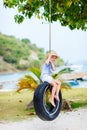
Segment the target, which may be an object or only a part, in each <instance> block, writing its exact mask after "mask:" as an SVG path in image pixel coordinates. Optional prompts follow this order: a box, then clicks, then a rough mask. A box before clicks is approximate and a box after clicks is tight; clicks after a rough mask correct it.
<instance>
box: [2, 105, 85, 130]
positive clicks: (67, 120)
mask: <svg viewBox="0 0 87 130" xmlns="http://www.w3.org/2000/svg"><path fill="white" fill-rule="evenodd" d="M0 130H87V107H86V108H82V109H78V110H76V111H72V112H65V113H64V112H61V113H60V114H59V116H58V118H57V119H55V120H54V121H50V122H48V121H42V120H40V119H39V118H38V117H35V118H33V119H28V120H24V121H20V122H10V123H0Z"/></svg>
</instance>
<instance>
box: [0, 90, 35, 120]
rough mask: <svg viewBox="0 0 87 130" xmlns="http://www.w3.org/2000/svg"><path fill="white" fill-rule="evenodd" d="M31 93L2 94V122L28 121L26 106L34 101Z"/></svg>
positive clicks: (0, 94)
mask: <svg viewBox="0 0 87 130" xmlns="http://www.w3.org/2000/svg"><path fill="white" fill-rule="evenodd" d="M32 96H33V94H32V92H31V91H28V90H27V91H26V90H24V91H21V93H17V92H0V120H12V121H14V120H20V119H26V118H28V117H30V116H29V113H30V112H31V111H32V110H31V111H27V110H26V106H27V104H28V103H29V102H30V101H31V100H32V98H33V97H32Z"/></svg>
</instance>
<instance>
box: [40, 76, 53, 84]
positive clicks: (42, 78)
mask: <svg viewBox="0 0 87 130" xmlns="http://www.w3.org/2000/svg"><path fill="white" fill-rule="evenodd" d="M52 79H53V78H52V77H51V76H49V75H43V76H42V77H41V80H42V81H43V82H44V81H46V82H48V83H51V82H52Z"/></svg>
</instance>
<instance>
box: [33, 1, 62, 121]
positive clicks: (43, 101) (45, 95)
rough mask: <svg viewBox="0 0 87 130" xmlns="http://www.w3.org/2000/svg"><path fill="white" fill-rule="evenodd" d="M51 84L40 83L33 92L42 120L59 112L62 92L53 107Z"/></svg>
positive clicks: (50, 117)
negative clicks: (50, 99)
mask: <svg viewBox="0 0 87 130" xmlns="http://www.w3.org/2000/svg"><path fill="white" fill-rule="evenodd" d="M50 51H51V0H49V52H50ZM51 91H52V86H51V85H50V84H49V83H48V82H43V83H42V84H40V85H39V86H38V87H37V88H36V90H35V93H34V98H33V102H34V108H35V112H36V114H37V115H38V117H39V118H40V119H42V120H44V121H52V120H54V119H55V118H56V117H57V116H58V115H59V113H60V110H61V106H62V94H61V91H59V95H58V96H59V99H60V102H58V101H57V100H54V102H55V105H56V106H55V107H53V106H52V105H51V103H50V102H49V96H50V95H51Z"/></svg>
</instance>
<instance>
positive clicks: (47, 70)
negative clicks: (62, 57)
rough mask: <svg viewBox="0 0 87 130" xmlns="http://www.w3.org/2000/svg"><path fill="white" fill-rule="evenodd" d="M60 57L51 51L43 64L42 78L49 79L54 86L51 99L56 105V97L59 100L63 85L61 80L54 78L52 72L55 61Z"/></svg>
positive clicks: (43, 79)
mask: <svg viewBox="0 0 87 130" xmlns="http://www.w3.org/2000/svg"><path fill="white" fill-rule="evenodd" d="M57 58H58V56H57V54H56V53H54V52H50V53H49V54H48V56H47V59H46V62H45V64H44V66H43V69H42V73H41V80H42V81H43V82H44V81H47V82H48V83H50V84H51V86H52V95H51V97H50V99H49V101H50V103H51V104H52V105H53V106H54V107H55V103H54V99H56V100H57V101H59V97H58V94H59V89H60V86H61V82H60V81H58V80H55V79H53V78H52V73H53V71H54V70H55V65H54V63H55V61H56V59H57Z"/></svg>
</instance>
